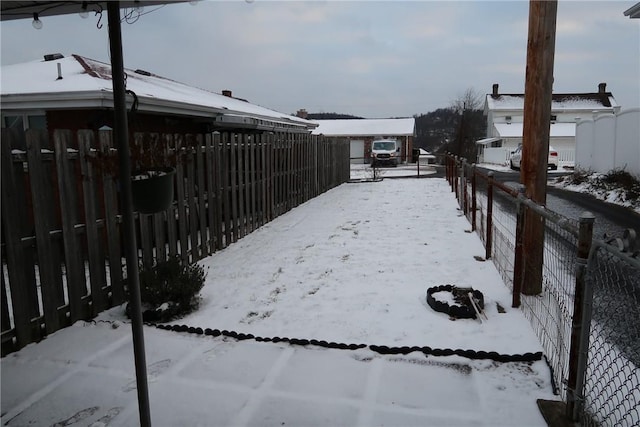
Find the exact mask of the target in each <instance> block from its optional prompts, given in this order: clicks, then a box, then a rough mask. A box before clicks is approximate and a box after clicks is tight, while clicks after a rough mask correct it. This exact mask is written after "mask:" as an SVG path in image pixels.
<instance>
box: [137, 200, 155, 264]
mask: <svg viewBox="0 0 640 427" xmlns="http://www.w3.org/2000/svg"><path fill="white" fill-rule="evenodd" d="M151 217H152V215H150V214H142V213H140V212H138V213H137V214H136V215H135V217H134V219H135V220H137V223H138V233H139V234H140V241H139V242H138V251H137V252H138V260H140V258H141V255H140V252H142V269H143V270H150V269H151V268H153V258H154V257H153V230H152V228H151V225H150V223H149V221H150V220H151ZM138 265H140V264H138Z"/></svg>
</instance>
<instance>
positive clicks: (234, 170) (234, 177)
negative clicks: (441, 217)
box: [229, 134, 238, 243]
mask: <svg viewBox="0 0 640 427" xmlns="http://www.w3.org/2000/svg"><path fill="white" fill-rule="evenodd" d="M229 142H230V146H229V149H230V151H229V163H230V169H229V174H230V176H231V224H232V229H231V235H232V237H231V242H232V243H235V242H236V241H237V240H238V164H237V160H236V157H237V156H236V149H237V145H238V139H237V137H236V135H233V134H231V135H229Z"/></svg>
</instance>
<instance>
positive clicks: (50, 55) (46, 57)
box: [44, 53, 64, 61]
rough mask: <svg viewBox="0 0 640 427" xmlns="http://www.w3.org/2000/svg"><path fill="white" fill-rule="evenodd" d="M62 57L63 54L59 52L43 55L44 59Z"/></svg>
mask: <svg viewBox="0 0 640 427" xmlns="http://www.w3.org/2000/svg"><path fill="white" fill-rule="evenodd" d="M62 58H64V55H62V54H61V53H49V54H47V55H45V56H44V60H45V61H55V60H56V59H62Z"/></svg>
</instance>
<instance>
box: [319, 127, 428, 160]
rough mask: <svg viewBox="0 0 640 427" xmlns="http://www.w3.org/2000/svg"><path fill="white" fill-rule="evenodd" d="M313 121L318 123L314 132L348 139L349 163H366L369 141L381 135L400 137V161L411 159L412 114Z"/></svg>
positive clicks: (381, 137)
mask: <svg viewBox="0 0 640 427" xmlns="http://www.w3.org/2000/svg"><path fill="white" fill-rule="evenodd" d="M315 123H317V124H318V127H317V128H316V129H314V130H313V132H312V133H313V134H315V135H324V136H331V137H343V138H348V139H349V141H350V145H351V152H350V155H349V157H350V158H351V163H369V160H370V157H371V143H372V142H373V141H374V140H376V139H383V138H391V139H396V140H399V141H400V142H401V143H402V157H401V160H402V162H407V161H411V158H412V150H413V138H414V137H415V132H416V122H415V119H414V118H409V119H341V120H316V121H315Z"/></svg>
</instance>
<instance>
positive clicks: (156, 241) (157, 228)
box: [152, 134, 175, 264]
mask: <svg viewBox="0 0 640 427" xmlns="http://www.w3.org/2000/svg"><path fill="white" fill-rule="evenodd" d="M153 149H155V150H158V151H159V152H161V153H162V156H163V158H165V159H166V158H170V157H171V156H170V155H169V154H170V153H169V147H167V143H166V138H165V135H160V134H154V135H153ZM172 166H173V165H172ZM174 176H175V175H174ZM172 184H173V183H172ZM172 211H173V201H172V203H171V205H170V206H169V207H168V208H167V209H166V210H164V211H161V212H156V213H154V214H153V217H152V218H153V219H152V226H153V249H154V260H155V264H159V263H161V262H165V261H166V260H167V252H168V250H167V234H168V231H167V229H168V226H169V223H170V222H171V217H170V213H171V212H172Z"/></svg>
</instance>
